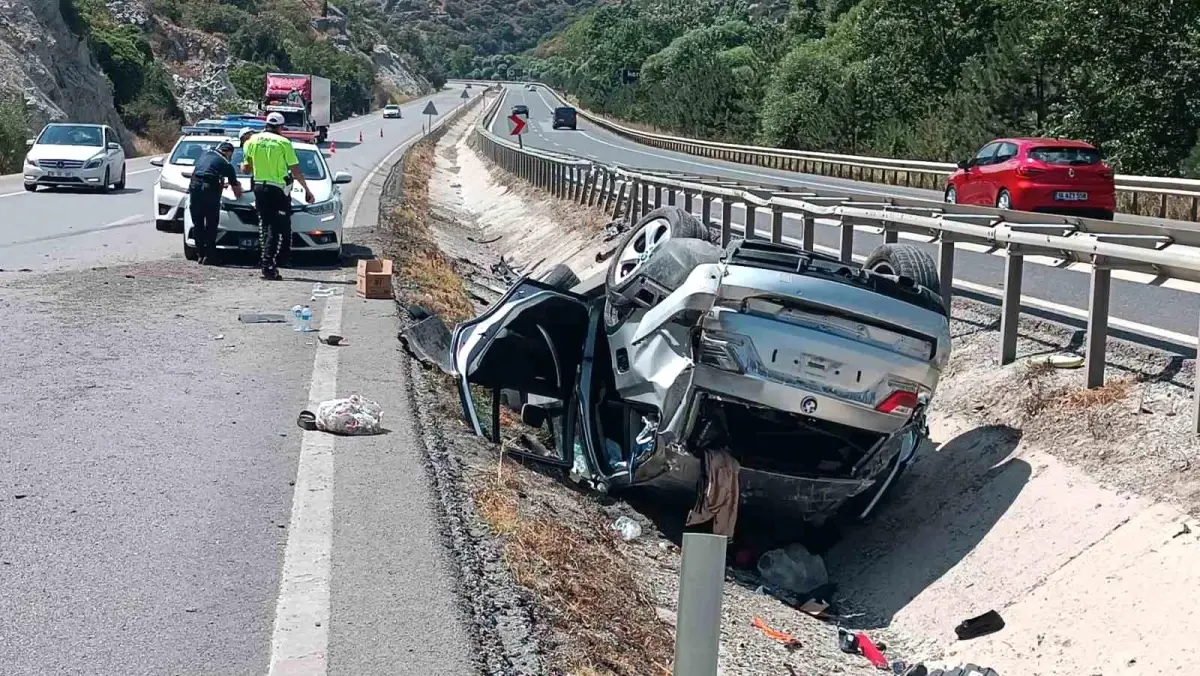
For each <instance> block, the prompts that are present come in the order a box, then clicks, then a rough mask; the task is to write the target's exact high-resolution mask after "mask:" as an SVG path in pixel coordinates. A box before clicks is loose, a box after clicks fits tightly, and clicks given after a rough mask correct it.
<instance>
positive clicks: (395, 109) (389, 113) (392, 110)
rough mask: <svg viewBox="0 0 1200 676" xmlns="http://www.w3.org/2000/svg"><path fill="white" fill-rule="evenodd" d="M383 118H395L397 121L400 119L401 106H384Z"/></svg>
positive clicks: (392, 104) (391, 104) (390, 104)
mask: <svg viewBox="0 0 1200 676" xmlns="http://www.w3.org/2000/svg"><path fill="white" fill-rule="evenodd" d="M383 117H384V118H394V119H397V120H398V119H400V106H398V105H396V104H394V103H389V104H388V105H386V106H384V107H383Z"/></svg>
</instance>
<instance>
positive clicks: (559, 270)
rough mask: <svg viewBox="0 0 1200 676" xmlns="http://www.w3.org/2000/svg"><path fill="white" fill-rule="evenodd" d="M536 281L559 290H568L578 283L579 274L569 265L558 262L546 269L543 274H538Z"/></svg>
mask: <svg viewBox="0 0 1200 676" xmlns="http://www.w3.org/2000/svg"><path fill="white" fill-rule="evenodd" d="M537 281H539V282H541V283H543V284H547V285H549V286H552V287H554V288H556V289H558V290H560V291H570V290H571V289H573V288H575V287H576V286H578V285H579V276H578V275H576V274H575V271H574V270H572V269H571V268H570V266H568V265H566V264H564V263H559V264H558V265H555V266H554V267H552V268H550V269H549V270H547V271H546V273H545V274H542V275H539V276H538V278H537Z"/></svg>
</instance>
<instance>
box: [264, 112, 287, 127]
mask: <svg viewBox="0 0 1200 676" xmlns="http://www.w3.org/2000/svg"><path fill="white" fill-rule="evenodd" d="M283 122H284V119H283V113H267V124H269V125H271V126H272V127H282V126H283Z"/></svg>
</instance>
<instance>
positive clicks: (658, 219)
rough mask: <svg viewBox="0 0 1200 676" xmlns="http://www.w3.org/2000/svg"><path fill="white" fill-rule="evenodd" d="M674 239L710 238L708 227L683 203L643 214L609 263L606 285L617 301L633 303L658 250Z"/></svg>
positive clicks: (704, 239) (618, 302)
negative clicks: (641, 279) (685, 209)
mask: <svg viewBox="0 0 1200 676" xmlns="http://www.w3.org/2000/svg"><path fill="white" fill-rule="evenodd" d="M672 239H699V240H703V241H706V242H710V241H711V235H710V234H709V232H708V228H707V227H706V226H705V225H704V224H703V223H701V222H700V221H699V219H697V218H696V217H695V216H693V215H691V214H690V213H688V212H686V211H684V210H683V209H681V208H680V207H660V208H658V209H655V210H654V211H651V212H650V213H648V214H646V215H645V216H643V217H642V218H640V219H639V220H638V221H637V223H636V224H634V226H633V227H632V228H630V230H629V234H627V235H625V238H624V239H622V240H621V244H620V245H619V246H618V247H617V251H616V254H615V255H614V256H613V258H612V262H611V263H609V264H608V274H607V275H606V277H605V280H604V281H605V286H606V288H607V291H608V295H609V297H610V298H612V299H613V301H614V302H615V303H617V304H631V303H633V302H634V300H635V297H636V295H637V293H638V291H639V290H640V286H641V285H640V284H638V282H639V281H640V278H641V276H642V275H643V273H645V272H646V268H647V267H648V265H647V264H648V263H649V262H650V260H651V258H653V255H654V252H655V250H657V249H658V248H659V247H660V246H662V245H663V244H665V243H666V242H668V241H670V240H672Z"/></svg>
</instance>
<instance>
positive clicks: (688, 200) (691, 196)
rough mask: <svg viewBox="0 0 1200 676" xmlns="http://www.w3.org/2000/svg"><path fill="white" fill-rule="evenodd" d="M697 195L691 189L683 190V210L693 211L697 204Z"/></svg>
mask: <svg viewBox="0 0 1200 676" xmlns="http://www.w3.org/2000/svg"><path fill="white" fill-rule="evenodd" d="M695 198H696V195H695V193H693V192H692V191H691V190H684V191H683V210H684V211H686V212H688V213H689V214H690V213H692V207H693V206H694V204H695Z"/></svg>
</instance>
